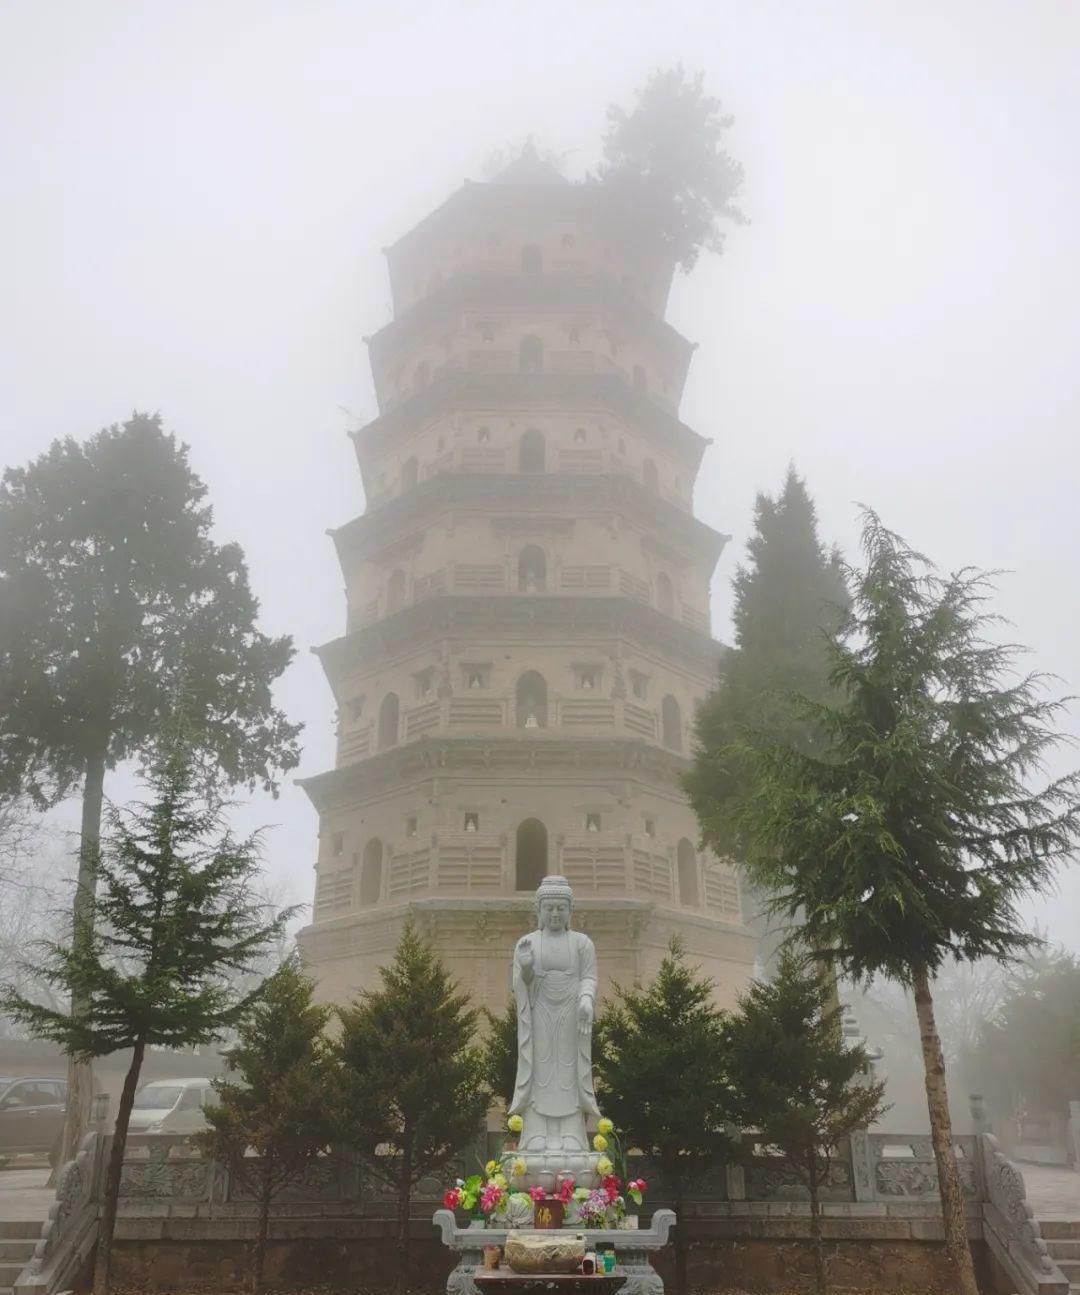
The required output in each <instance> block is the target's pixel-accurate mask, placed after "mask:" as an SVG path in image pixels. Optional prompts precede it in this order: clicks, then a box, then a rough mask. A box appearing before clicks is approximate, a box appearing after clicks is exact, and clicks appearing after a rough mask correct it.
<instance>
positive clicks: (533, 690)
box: [514, 670, 547, 728]
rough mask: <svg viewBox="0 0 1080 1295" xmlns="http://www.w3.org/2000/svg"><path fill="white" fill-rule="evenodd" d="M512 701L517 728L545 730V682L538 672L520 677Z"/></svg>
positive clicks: (530, 671) (528, 672) (533, 671)
mask: <svg viewBox="0 0 1080 1295" xmlns="http://www.w3.org/2000/svg"><path fill="white" fill-rule="evenodd" d="M514 699H515V713H516V717H517V726H518V728H547V682H546V681H545V679H544V676H543V675H542V674H540V672H539V671H538V670H528V671H526V673H525V674H523V675H522V676H521V678H520V679H519V680H518V681H517V689H516V690H515V694H514Z"/></svg>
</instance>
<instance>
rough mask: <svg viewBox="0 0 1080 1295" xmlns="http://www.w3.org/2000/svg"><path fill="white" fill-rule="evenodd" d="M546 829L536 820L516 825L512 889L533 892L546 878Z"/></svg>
mask: <svg viewBox="0 0 1080 1295" xmlns="http://www.w3.org/2000/svg"><path fill="white" fill-rule="evenodd" d="M547 857H548V834H547V828H546V827H545V826H544V825H543V823H541V822H540V820H539V819H538V818H527V819H526V820H525V821H524V822H523V823H520V824H519V825H518V830H517V848H516V850H515V852H514V889H515V890H535V889H536V888H537V886H539V885H540V883H541V882H542V881H543V880H544V878H545V877H546V876H547V870H548V861H547Z"/></svg>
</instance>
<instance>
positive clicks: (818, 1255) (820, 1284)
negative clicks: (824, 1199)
mask: <svg viewBox="0 0 1080 1295" xmlns="http://www.w3.org/2000/svg"><path fill="white" fill-rule="evenodd" d="M806 1183H807V1187H808V1188H809V1191H810V1249H811V1251H812V1252H813V1256H814V1286H815V1288H816V1290H817V1295H826V1292H827V1290H828V1287H827V1286H826V1284H825V1251H824V1247H823V1246H822V1244H821V1185H820V1183H819V1182H818V1161H817V1152H816V1150H813V1151H811V1153H810V1158H809V1160H808V1161H807V1163H806Z"/></svg>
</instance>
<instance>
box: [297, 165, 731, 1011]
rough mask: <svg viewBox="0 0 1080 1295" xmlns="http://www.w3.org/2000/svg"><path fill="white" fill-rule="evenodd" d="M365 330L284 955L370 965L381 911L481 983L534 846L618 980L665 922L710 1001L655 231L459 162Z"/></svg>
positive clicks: (719, 964) (498, 986)
mask: <svg viewBox="0 0 1080 1295" xmlns="http://www.w3.org/2000/svg"><path fill="white" fill-rule="evenodd" d="M387 256H388V261H389V265H390V272H391V283H392V287H393V294H394V305H395V318H394V320H393V321H392V322H391V323H390V324H388V325H387V326H386V327H384V328H383V329H381V330H380V331H379V332H378V333H377V334H375V335H374V336H373V337H372V338H370V339H368V346H369V357H370V360H371V364H372V371H373V374H374V378H375V386H376V394H377V397H378V401H379V411H380V412H379V415H378V417H377V418H376V419H374V420H373V421H372V422H371V423H369V424H368V425H367V426H366V427H364V428H362V429H361V430H360V431H358V432H357V433H355V434H354V444H355V448H356V455H357V460H358V463H359V466H360V470H361V474H362V477H363V483H364V489H365V493H366V496H367V501H368V508H367V511H366V512H365V513H364V514H363V515H362V516H360V517H357V518H355V519H354V520H353V521H350V522H348V523H347V524H345V525H344V526H341V527H339V528H338V529H336V530H334V531H333V532H331V534H332V537H333V540H334V544H335V547H336V549H337V554H338V559H339V561H340V563H341V568H342V572H343V574H344V578H345V585H346V596H347V604H348V611H347V625H346V632H345V634H344V636H343V637H342V638H340V639H337V640H335V641H333V642H331V643H328V644H326V645H324V646H323V647H322V648H319V649H317V652H318V655H319V658H320V660H321V662H322V665H323V667H324V670H325V672H326V675H327V678H328V680H329V682H330V685H331V688H332V690H333V694H334V698H335V701H336V703H337V709H338V750H337V767H336V768H335V769H334V770H332V771H330V772H327V773H325V774H321V775H319V776H317V777H315V778H310V779H307V780H306V782H305V784H304V785H305V787H306V789H307V791H308V793H309V795H310V797H311V799H312V801H313V803H314V804H315V806H316V808H317V810H318V812H319V817H320V844H319V858H318V862H317V865H316V871H317V877H316V889H315V903H314V908H313V915H312V922H311V924H310V926H309V927H308V928H307V929H306V930H305V931H304V932H302V933H301V943H302V947H303V949H304V952H305V956H306V958H307V960H308V962H309V965H310V966H311V968H312V970H313V971H314V973H315V974H316V977H317V979H318V982H319V986H320V993H321V994H322V996H323V997H324V998H326V999H328V1000H334V1001H338V1000H340V999H342V998H344V997H348V996H349V995H350V994H352V993H353V992H355V990H356V989H357V988H361V987H363V986H365V985H370V984H371V983H373V981H374V980H375V977H376V972H377V968H378V967H379V965H381V964H383V963H385V962H386V961H387V959H388V958H389V957H390V955H391V954H392V951H393V947H394V944H395V942H396V940H397V938H398V937H399V935H400V932H401V930H402V929H403V926H404V924H405V922H406V921H407V920H410V919H411V920H413V921H415V922H417V923H419V924H420V926H421V929H422V930H423V931H424V932H425V933H426V934H427V935H428V937H429V938H430V939H431V940H432V942H433V943H434V945H435V947H436V948H437V950H438V952H439V953H440V955H441V956H442V957H443V958H444V959H445V960H446V961H447V962H448V963H449V964H450V965H451V967H452V969H453V970H454V971H455V973H456V974H457V975H458V977H459V978H460V979H461V981H462V982H463V983H464V984H465V985H466V986H467V987H469V988H470V989H472V990H473V991H474V992H475V993H476V994H477V996H478V997H479V998H480V999H481V1000H482V1001H484V1002H485V1003H487V1004H488V1005H489V1006H491V1007H496V1008H501V1006H502V1005H503V1003H504V1001H505V997H506V993H507V986H506V984H505V983H504V981H505V966H506V959H505V950H506V947H508V945H509V944H510V943H511V942H512V941H513V939H514V938H515V937H516V935H518V934H519V933H521V932H522V931H524V930H526V929H528V928H529V926H530V923H531V917H530V912H529V909H530V905H531V895H532V892H533V890H534V889H535V887H536V884H537V882H538V881H539V879H540V877H542V876H543V875H544V874H545V873H546V872H560V873H562V874H563V875H565V876H566V877H567V878H568V879H569V880H570V882H571V884H572V886H573V887H574V893H575V897H576V904H577V907H576V915H575V920H576V921H578V922H579V923H580V924H582V925H583V926H585V927H586V928H587V929H588V930H589V933H590V934H591V935H592V937H593V939H594V941H596V942H597V944H598V946H599V949H600V954H601V966H602V967H604V969H605V972H606V974H607V975H608V976H609V977H611V978H612V979H614V980H615V981H619V982H622V983H628V982H631V981H633V980H634V979H637V978H646V977H648V976H650V975H651V974H652V973H653V971H654V970H655V969H656V967H657V966H658V965H659V961H660V959H661V958H662V957H663V955H664V953H665V952H666V950H667V948H668V946H669V944H670V941H671V939H672V938H673V937H676V936H677V937H679V938H680V939H681V940H682V941H683V943H684V945H685V946H686V948H687V950H688V952H689V954H690V955H691V957H693V958H694V959H695V960H696V961H698V962H700V963H701V964H702V965H703V967H704V968H705V969H706V971H707V972H708V973H709V974H710V975H712V976H713V978H714V979H715V980H716V982H717V985H718V995H719V996H720V997H721V998H722V999H724V1000H725V1001H731V1000H732V999H733V997H734V994H735V993H736V991H737V990H739V989H741V988H742V987H743V985H744V984H745V982H746V979H747V977H748V976H749V974H750V972H751V970H752V964H753V956H754V948H753V940H752V938H751V937H750V936H749V934H748V933H747V931H746V930H745V928H744V926H743V924H742V921H741V913H740V902H739V889H738V880H737V877H736V875H735V874H734V872H733V871H732V869H731V868H730V866H728V864H727V863H725V862H723V861H721V860H718V859H715V858H713V857H711V856H709V855H707V854H705V853H703V852H701V851H699V850H698V849H697V846H696V844H695V843H696V840H697V825H696V822H695V820H694V816H693V813H692V811H691V809H690V807H689V805H688V803H687V801H686V798H685V796H684V795H683V793H682V790H681V786H680V782H679V777H680V774H681V773H682V772H683V771H684V770H685V769H686V768H687V767H688V763H689V761H688V752H689V750H690V746H691V740H692V717H693V714H694V710H695V708H696V706H697V705H698V703H699V702H700V701H701V699H702V698H703V697H704V696H705V694H706V693H707V692H708V691H709V689H710V688H711V687H712V686H713V684H714V682H715V679H716V673H717V668H718V663H719V660H720V656H721V653H722V648H721V646H720V644H718V643H716V642H715V640H713V639H712V638H711V637H710V635H709V615H708V607H709V582H710V579H711V577H712V574H713V570H714V567H715V565H716V562H717V559H718V557H719V556H720V553H721V552H722V550H723V547H724V544H725V542H726V539H727V537H726V536H724V535H721V534H720V533H718V532H716V531H714V530H712V529H711V528H710V527H708V526H706V525H704V524H703V523H702V522H700V521H698V520H697V519H695V518H694V516H693V513H692V492H693V484H694V479H695V477H696V475H697V471H698V468H699V466H700V462H701V457H702V454H703V452H704V450H705V448H706V446H707V444H708V441H707V440H705V438H703V437H701V436H700V435H698V434H697V433H696V432H695V431H693V430H692V429H691V428H689V427H687V426H686V425H685V424H684V423H682V422H681V421H680V419H679V417H678V405H679V400H680V398H681V395H682V391H683V386H684V383H685V380H686V373H687V368H688V365H689V361H690V358H691V355H692V352H693V347H692V346H691V344H690V343H688V342H687V341H686V340H685V339H684V338H682V337H681V336H680V335H679V334H678V333H677V332H676V331H675V330H674V329H673V328H671V327H670V325H668V324H667V323H666V321H665V320H664V319H663V310H664V304H665V302H666V299H667V292H668V287H669V285H670V281H671V273H672V265H671V262H670V257H669V256H668V255H667V253H666V252H665V251H664V249H662V248H661V247H658V246H657V245H656V244H655V242H654V241H653V240H651V239H650V238H649V237H648V236H647V233H646V232H645V231H642V230H640V229H638V228H636V227H635V226H634V224H633V221H632V220H628V219H626V218H625V217H623V216H622V215H620V214H619V213H617V212H614V211H612V210H611V209H610V207H609V205H608V200H607V198H606V195H605V193H604V191H603V189H602V186H596V185H570V184H567V183H566V182H565V181H563V180H562V179H561V178H560V177H558V176H557V175H556V173H554V172H553V171H552V170H551V169H550V168H548V167H545V166H544V165H543V164H542V163H540V162H538V161H537V159H535V157H532V158H530V157H528V156H527V155H526V156H525V157H523V158H522V160H521V161H520V162H518V163H515V164H514V166H512V167H511V168H510V169H509V170H508V172H507V173H506V174H505V175H504V176H503V177H502V178H501V180H500V181H498V182H496V183H494V184H490V185H466V186H465V187H464V188H463V189H462V190H460V191H459V192H458V193H457V194H456V195H454V196H453V197H452V198H451V199H449V200H448V201H447V203H445V204H444V205H443V206H442V207H441V208H439V210H438V211H436V212H435V213H433V214H432V215H431V216H430V217H428V218H427V219H426V220H425V221H423V222H422V223H421V224H420V225H419V226H417V228H416V229H415V230H413V231H412V232H411V233H410V234H408V235H406V236H405V238H403V239H402V240H401V241H400V242H399V243H398V244H396V245H395V246H394V247H393V248H392V249H390V250H389V251H388V253H387Z"/></svg>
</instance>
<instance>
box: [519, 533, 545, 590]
mask: <svg viewBox="0 0 1080 1295" xmlns="http://www.w3.org/2000/svg"><path fill="white" fill-rule="evenodd" d="M546 584H547V558H546V557H545V556H544V550H543V549H542V548H540V546H539V545H538V544H526V545H525V547H524V548H523V549H522V550H521V554H520V556H519V557H518V593H522V594H542V593H543V592H544V588H545V586H546Z"/></svg>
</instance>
